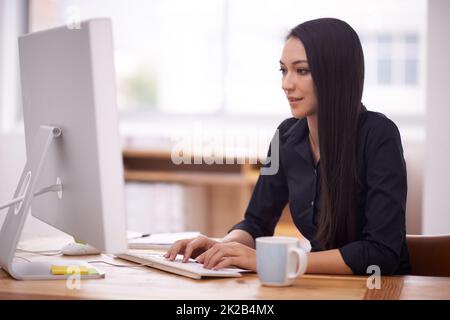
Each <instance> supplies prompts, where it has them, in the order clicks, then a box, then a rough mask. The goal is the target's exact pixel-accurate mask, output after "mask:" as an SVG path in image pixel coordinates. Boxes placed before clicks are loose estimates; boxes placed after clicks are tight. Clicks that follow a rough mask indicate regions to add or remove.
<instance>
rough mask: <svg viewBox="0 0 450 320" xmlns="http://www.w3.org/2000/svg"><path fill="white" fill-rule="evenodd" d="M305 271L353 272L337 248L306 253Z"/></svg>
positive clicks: (326, 272)
mask: <svg viewBox="0 0 450 320" xmlns="http://www.w3.org/2000/svg"><path fill="white" fill-rule="evenodd" d="M306 273H325V274H353V272H352V269H350V268H349V266H347V265H346V264H345V262H344V259H343V258H342V255H341V253H340V251H339V250H338V249H333V250H326V251H318V252H310V253H308V266H307V268H306Z"/></svg>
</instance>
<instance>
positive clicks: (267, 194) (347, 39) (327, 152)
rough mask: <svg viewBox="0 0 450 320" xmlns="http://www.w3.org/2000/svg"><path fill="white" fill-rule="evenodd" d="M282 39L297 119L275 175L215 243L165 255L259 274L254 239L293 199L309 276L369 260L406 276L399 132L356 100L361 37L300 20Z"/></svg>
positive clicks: (361, 270)
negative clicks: (307, 245)
mask: <svg viewBox="0 0 450 320" xmlns="http://www.w3.org/2000/svg"><path fill="white" fill-rule="evenodd" d="M286 39H287V40H286V42H285V45H284V48H283V51H282V56H281V60H280V71H281V74H282V89H283V91H284V92H285V94H286V98H287V99H288V101H289V105H290V107H291V112H292V115H293V117H292V118H290V119H287V120H285V121H283V122H282V123H281V124H280V125H279V127H278V130H279V137H280V143H279V145H280V150H279V155H280V165H279V170H278V172H277V173H276V174H274V175H260V177H259V179H258V181H257V183H256V186H255V189H254V191H253V195H252V197H251V200H250V203H249V205H248V208H247V210H246V212H245V218H244V220H243V221H241V222H240V223H238V224H237V225H235V226H234V227H233V228H232V230H231V231H230V232H229V233H228V235H227V236H226V237H225V238H224V239H223V240H222V241H221V242H217V241H214V240H212V239H210V238H208V237H205V236H200V237H197V238H194V239H185V240H180V241H178V242H176V243H175V244H174V245H173V246H172V247H171V248H170V249H169V250H168V251H167V253H166V258H168V259H171V260H173V259H174V258H175V256H176V254H184V258H185V260H187V258H189V257H190V256H194V257H196V260H197V261H198V262H201V263H204V265H205V267H206V268H214V269H216V268H217V269H218V268H222V267H226V266H228V265H235V266H238V267H241V268H247V269H251V270H256V251H255V249H254V248H255V238H257V237H261V236H271V235H273V232H274V229H275V225H276V223H277V221H278V219H279V217H280V215H281V212H282V210H283V208H284V207H285V205H286V204H287V203H288V202H289V207H290V211H291V213H292V218H293V221H294V223H295V225H296V226H297V228H298V229H299V230H300V232H301V233H302V234H303V235H304V236H305V237H306V238H308V239H310V242H311V247H312V250H311V252H310V253H308V267H307V273H326V274H366V271H367V267H368V266H370V265H377V266H379V267H380V270H381V272H382V274H405V273H408V272H409V270H410V266H409V256H408V251H407V247H406V242H405V236H406V235H405V233H406V232H405V203H406V192H407V185H406V168H405V161H404V158H403V150H402V145H401V139H400V134H399V131H398V129H397V127H396V125H395V124H394V123H393V122H392V121H391V120H389V119H388V118H387V117H385V116H384V115H382V114H380V113H376V112H371V111H367V110H366V108H365V107H364V105H363V104H362V103H361V98H362V92H363V81H364V57H363V51H362V48H361V43H360V40H359V38H358V35H357V34H356V32H355V31H354V30H353V29H352V28H351V27H350V26H349V25H348V24H347V23H345V22H343V21H341V20H337V19H331V18H325V19H317V20H312V21H307V22H305V23H302V24H300V25H298V26H297V27H295V28H294V29H292V30H291V31H290V33H289V35H288V36H287V38H286ZM251 94H255V93H254V92H253V93H251ZM269 154H270V150H269ZM200 253H201V254H200ZM198 254H200V255H198Z"/></svg>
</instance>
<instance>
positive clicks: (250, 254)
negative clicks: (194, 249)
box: [195, 242, 256, 271]
mask: <svg viewBox="0 0 450 320" xmlns="http://www.w3.org/2000/svg"><path fill="white" fill-rule="evenodd" d="M195 260H197V262H199V263H203V266H204V267H205V268H207V269H214V270H217V269H220V268H225V267H228V266H231V265H233V266H236V267H239V268H243V269H248V270H252V271H256V250H255V249H252V248H250V247H248V246H246V245H244V244H242V243H239V242H222V243H216V244H214V245H213V246H212V247H211V248H210V249H209V250H207V251H205V252H204V253H202V254H201V255H200V256H198V257H197V258H196V259H195Z"/></svg>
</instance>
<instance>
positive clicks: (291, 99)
mask: <svg viewBox="0 0 450 320" xmlns="http://www.w3.org/2000/svg"><path fill="white" fill-rule="evenodd" d="M288 100H289V104H290V105H291V106H292V105H295V104H297V103H299V102H300V101H302V100H303V98H288Z"/></svg>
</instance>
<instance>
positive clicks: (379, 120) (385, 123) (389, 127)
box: [360, 111, 400, 140]
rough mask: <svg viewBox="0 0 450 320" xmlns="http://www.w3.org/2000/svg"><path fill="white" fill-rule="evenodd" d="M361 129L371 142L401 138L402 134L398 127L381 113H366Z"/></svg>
mask: <svg viewBox="0 0 450 320" xmlns="http://www.w3.org/2000/svg"><path fill="white" fill-rule="evenodd" d="M360 128H361V129H360V130H361V133H362V135H364V136H366V138H367V139H370V140H385V139H390V138H394V139H397V138H400V132H399V130H398V127H397V125H396V124H395V123H394V121H392V120H391V119H389V118H388V117H387V116H386V115H385V114H383V113H381V112H376V111H366V112H364V115H363V119H362V123H361V127H360Z"/></svg>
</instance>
